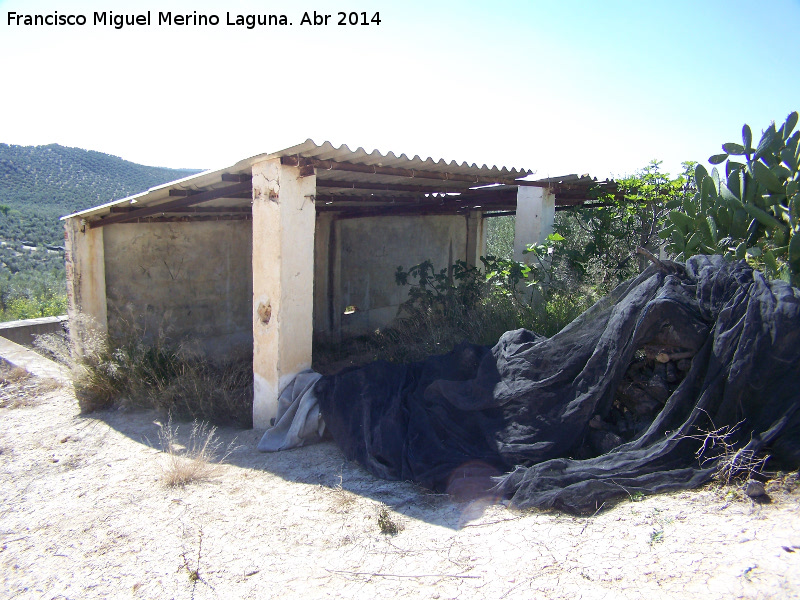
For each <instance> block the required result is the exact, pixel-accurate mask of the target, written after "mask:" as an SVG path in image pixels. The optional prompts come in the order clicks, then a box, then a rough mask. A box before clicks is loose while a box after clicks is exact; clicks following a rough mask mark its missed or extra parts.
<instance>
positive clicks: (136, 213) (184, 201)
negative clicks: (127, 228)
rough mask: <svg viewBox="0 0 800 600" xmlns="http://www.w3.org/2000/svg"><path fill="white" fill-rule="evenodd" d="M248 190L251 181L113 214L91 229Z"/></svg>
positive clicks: (227, 196) (93, 222) (250, 188)
mask: <svg viewBox="0 0 800 600" xmlns="http://www.w3.org/2000/svg"><path fill="white" fill-rule="evenodd" d="M248 190H252V184H251V183H250V181H247V182H244V183H237V184H235V185H231V186H228V187H224V188H219V189H216V190H207V191H205V192H201V193H199V194H194V195H192V196H188V197H186V198H178V199H176V200H168V201H167V202H163V203H161V204H156V205H155V206H145V207H142V208H138V209H136V210H131V211H129V212H127V213H123V214H112V215H111V216H108V217H106V218H104V219H100V220H97V221H92V222H90V223H89V227H91V228H92V229H94V228H95V227H103V226H104V225H112V224H114V223H125V222H126V221H132V220H134V219H141V218H142V217H150V216H152V215H158V214H161V213H167V212H175V211H176V210H177V209H180V208H186V207H189V206H194V205H195V204H201V203H203V202H208V201H209V200H217V199H219V198H230V197H231V196H232V195H233V196H235V195H237V194H242V193H244V192H246V191H248ZM251 193H252V192H251Z"/></svg>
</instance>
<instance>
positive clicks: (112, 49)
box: [0, 0, 800, 177]
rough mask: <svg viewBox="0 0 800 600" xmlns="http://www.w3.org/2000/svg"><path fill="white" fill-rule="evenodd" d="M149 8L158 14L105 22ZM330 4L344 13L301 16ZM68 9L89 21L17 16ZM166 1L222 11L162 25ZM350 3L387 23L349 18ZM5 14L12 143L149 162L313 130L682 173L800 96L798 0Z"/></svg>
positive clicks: (546, 164) (185, 161)
mask: <svg viewBox="0 0 800 600" xmlns="http://www.w3.org/2000/svg"><path fill="white" fill-rule="evenodd" d="M147 10H150V11H151V15H152V24H151V25H150V26H149V27H147V26H126V27H123V28H122V29H121V30H116V29H114V28H113V27H111V26H105V27H103V26H101V25H98V26H94V25H93V24H92V20H93V14H94V12H95V11H98V12H101V11H112V12H113V13H115V14H129V15H130V14H142V13H145V12H146V11H147ZM314 10H316V11H317V12H320V13H325V14H331V15H332V17H331V19H330V21H329V23H330V24H329V25H328V26H318V27H314V26H301V25H300V20H301V18H302V16H303V13H304V12H305V11H309V12H310V13H312V14H313V11H314ZM55 11H58V13H59V14H61V15H69V14H74V15H77V14H82V15H85V16H86V17H87V20H88V23H87V25H85V26H82V27H81V26H75V27H69V26H50V27H48V26H39V27H36V26H22V25H20V26H16V25H9V23H8V14H9V13H10V12H15V13H20V14H37V13H38V14H53V13H54V12H55ZM159 11H163V12H166V11H171V12H172V13H173V14H176V13H190V14H191V13H192V12H193V11H196V12H197V13H198V14H205V15H212V14H213V15H217V16H219V17H220V24H219V25H218V26H206V27H203V26H191V25H190V26H176V25H173V26H158V25H157V23H156V21H157V15H158V12H159ZM340 11H345V12H350V11H366V13H367V15H368V17H372V16H373V15H374V13H375V12H379V14H380V20H381V23H380V25H375V24H372V25H369V26H360V25H359V26H338V25H336V21H338V18H337V16H336V13H338V12H340ZM226 13H231V16H232V18H234V19H235V15H237V14H242V15H247V14H262V15H263V14H285V15H286V16H287V17H288V20H289V21H291V22H292V23H293V25H292V26H286V27H269V26H267V27H255V28H254V29H251V30H248V29H247V28H245V27H237V26H228V25H226V24H225V22H226V20H227V18H226ZM0 18H2V22H0V56H2V57H3V58H2V63H1V64H2V76H1V78H0V82H1V83H0V142H4V143H10V144H23V145H31V144H48V143H54V142H55V143H59V144H63V145H66V146H78V147H82V148H88V149H92V150H100V151H102V152H108V153H111V154H115V155H118V156H121V157H123V158H126V159H128V160H132V161H135V162H139V163H144V164H148V165H159V166H169V167H196V168H217V167H224V166H227V165H229V164H232V163H234V162H236V161H237V160H239V159H242V158H245V157H248V156H251V155H254V154H260V153H262V152H271V151H276V150H280V149H283V148H286V147H288V146H292V145H295V144H298V143H300V142H302V141H304V140H305V139H306V138H309V137H310V138H312V139H314V140H315V141H317V142H322V141H324V140H330V141H331V142H333V143H334V144H336V145H339V144H348V145H349V146H350V147H351V148H356V147H358V146H363V147H365V148H366V149H368V150H372V149H373V148H378V149H379V150H381V151H383V152H387V151H389V150H392V151H395V152H396V153H401V152H405V153H407V154H410V155H413V154H420V155H422V156H423V158H424V157H426V156H433V157H434V158H445V159H446V160H457V161H459V162H460V161H468V162H478V163H479V164H480V163H484V162H486V163H490V164H498V165H506V166H514V167H525V168H530V169H533V170H534V171H536V172H537V174H538V175H541V176H548V175H560V174H565V173H573V172H577V173H585V172H589V173H591V174H592V175H596V176H598V177H606V176H608V175H623V174H627V173H632V172H634V171H635V170H637V169H638V168H640V167H642V166H644V165H646V164H647V162H648V161H650V160H651V159H653V158H658V159H661V160H663V161H664V167H665V169H666V170H667V171H670V172H672V173H677V171H678V170H679V169H680V162H681V161H683V160H700V161H705V160H706V159H707V158H708V156H710V155H711V154H715V153H717V151H718V149H719V146H720V144H721V143H723V142H727V141H739V137H740V131H741V126H742V124H743V123H745V122H746V123H749V124H750V125H751V126H752V127H753V129H754V131H760V130H761V129H763V128H765V127H766V126H767V125H768V124H769V122H770V121H772V120H777V121H779V122H782V121H783V119H784V118H785V117H786V115H787V114H788V113H789V112H791V111H792V110H797V109H800V67H798V64H799V63H798V42H797V37H796V33H797V31H798V26H799V25H800V0H774V1H773V0H769V1H764V2H743V1H737V0H721V1H702V0H695V1H687V2H682V1H674V0H673V1H669V2H667V1H662V2H652V1H645V0H637V1H622V0H620V1H616V0H603V1H599V0H598V1H596V2H578V1H569V0H558V1H555V0H553V1H550V2H544V1H536V0H531V1H502V0H494V1H492V2H488V1H487V2H469V1H460V2H455V1H454V2H447V1H441V2H440V1H437V0H429V1H427V2H422V1H417V0H410V1H405V2H389V1H383V0H373V1H364V0H317V1H316V2H311V1H307V0H297V1H292V0H260V1H248V0H227V1H223V0H212V1H202V0H194V1H191V2H189V1H180V0H172V1H169V0H168V1H154V2H149V3H148V2H147V1H141V0H139V1H137V2H130V1H127V0H113V1H112V0H104V1H103V0H86V1H76V2H69V1H65V0H61V1H59V2H52V1H38V0H0Z"/></svg>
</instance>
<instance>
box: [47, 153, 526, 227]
mask: <svg viewBox="0 0 800 600" xmlns="http://www.w3.org/2000/svg"><path fill="white" fill-rule="evenodd" d="M284 156H301V157H303V158H314V159H318V160H333V161H335V162H348V163H353V164H362V165H377V166H381V167H395V168H402V169H412V170H417V171H433V172H437V173H453V174H459V175H471V176H476V177H480V176H483V177H497V178H502V179H519V178H522V177H525V176H527V175H529V174H530V173H531V171H530V170H528V169H516V168H511V169H509V168H507V167H500V168H499V167H497V166H494V165H493V166H491V167H489V166H487V165H482V166H478V165H476V164H474V163H473V164H471V165H470V164H467V163H466V162H462V163H460V164H459V163H457V162H455V161H450V162H446V161H444V160H441V159H439V160H434V159H433V158H431V157H428V158H426V159H422V158H420V157H419V156H418V155H415V156H414V157H413V158H409V157H408V156H407V155H405V154H401V155H400V156H398V155H396V154H395V153H394V152H388V153H387V154H382V153H381V152H379V151H378V150H373V151H372V152H367V151H366V150H365V149H364V148H361V147H359V148H357V149H355V150H351V149H350V148H349V147H348V146H347V145H344V144H343V145H341V146H339V147H338V148H337V147H335V146H334V145H333V144H331V143H330V142H328V141H326V142H323V143H322V144H317V143H316V142H314V140H312V139H308V140H306V141H305V142H303V143H302V144H298V145H296V146H292V147H290V148H285V149H283V150H279V151H278V152H272V153H268V154H259V155H257V156H253V157H250V158H247V159H244V160H241V161H239V162H238V163H236V164H235V165H233V166H231V167H228V168H226V169H216V170H212V171H205V172H203V173H198V174H197V175H192V176H190V177H186V178H184V179H179V180H177V181H172V182H169V183H166V184H163V185H160V186H156V187H153V188H150V189H149V190H147V191H146V192H142V193H140V194H136V195H134V196H129V197H127V198H122V199H120V200H115V201H112V202H108V203H106V204H102V205H100V206H96V207H93V208H90V209H87V210H83V211H80V212H76V213H73V214H71V215H67V216H66V217H63V218H64V219H66V218H70V217H89V216H101V215H103V214H106V213H108V212H110V209H111V207H112V206H124V205H130V204H135V205H136V206H138V207H143V206H149V205H153V204H159V203H160V202H163V201H166V200H168V199H170V196H169V190H171V189H179V190H193V189H196V190H199V189H213V188H219V187H224V186H226V185H230V184H226V183H222V182H221V181H220V177H221V176H222V174H223V173H232V174H242V173H247V174H249V173H250V170H251V168H252V166H253V165H254V164H255V163H258V162H261V161H263V160H267V159H273V158H280V157H284ZM317 180H318V181H321V182H324V181H346V182H353V183H367V182H371V183H382V184H410V185H419V186H424V187H436V188H437V189H438V190H439V191H443V192H451V191H452V192H458V191H463V190H465V189H469V188H470V187H473V186H474V184H471V183H469V182H459V181H446V182H445V181H439V182H437V181H433V180H430V179H426V180H423V179H415V178H408V177H398V176H390V175H377V174H372V173H353V172H346V171H327V170H323V169H318V170H317ZM352 191H353V190H352V189H349V188H331V187H325V188H324V193H326V194H331V195H336V194H342V193H345V192H352ZM369 193H370V194H372V195H376V196H381V195H392V196H398V195H414V194H415V192H398V191H391V192H389V191H386V192H381V191H372V192H369ZM216 204H217V205H219V204H221V203H216ZM225 204H228V203H227V202H226V203H225ZM208 205H209V206H211V205H212V204H211V203H209V204H208Z"/></svg>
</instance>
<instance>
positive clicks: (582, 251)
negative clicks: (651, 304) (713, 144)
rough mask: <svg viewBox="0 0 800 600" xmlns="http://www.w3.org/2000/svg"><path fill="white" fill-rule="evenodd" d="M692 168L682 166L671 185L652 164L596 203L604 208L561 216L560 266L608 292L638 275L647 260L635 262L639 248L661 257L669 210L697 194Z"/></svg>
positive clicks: (658, 166)
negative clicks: (563, 239)
mask: <svg viewBox="0 0 800 600" xmlns="http://www.w3.org/2000/svg"><path fill="white" fill-rule="evenodd" d="M692 166H693V163H684V173H683V174H682V175H680V176H678V177H676V178H675V179H673V178H671V177H670V175H669V174H668V173H662V172H661V162H659V161H656V160H653V161H651V162H650V163H649V164H648V165H647V166H646V167H645V168H644V169H641V170H640V171H639V172H637V173H636V174H635V175H633V176H631V177H626V178H623V179H619V180H618V181H617V186H618V188H617V193H615V194H613V195H612V194H607V195H605V196H600V197H599V198H597V201H598V203H603V204H605V206H601V207H599V208H577V209H573V210H570V211H564V212H561V213H559V214H558V215H557V219H556V226H555V229H556V231H557V232H558V233H560V234H561V235H562V236H563V237H564V238H565V240H566V241H565V242H564V243H563V244H562V251H561V254H562V261H563V262H564V263H565V266H566V267H567V269H568V270H569V271H570V272H571V274H572V275H574V276H576V277H577V278H578V279H579V280H580V282H582V283H592V284H594V285H596V286H597V287H599V288H600V291H607V290H608V289H609V288H611V287H613V286H614V285H616V284H617V283H619V282H620V281H624V280H625V279H628V278H629V277H632V276H633V275H635V274H636V273H638V272H639V271H640V270H641V269H642V268H643V267H644V266H645V265H644V264H643V262H641V261H644V260H646V259H644V257H641V256H637V254H636V247H637V246H642V247H643V248H647V249H648V250H650V251H651V252H653V253H655V254H657V253H658V251H659V248H660V247H661V246H662V245H663V241H662V240H661V239H659V237H658V235H659V231H660V230H661V229H662V228H663V226H664V223H665V220H666V218H667V214H668V212H669V210H668V208H667V205H668V204H670V203H674V202H676V201H677V202H680V201H682V199H683V198H684V197H686V196H687V195H689V194H691V192H692V191H693V179H692V177H691V168H692ZM562 271H563V269H562ZM562 276H563V275H562Z"/></svg>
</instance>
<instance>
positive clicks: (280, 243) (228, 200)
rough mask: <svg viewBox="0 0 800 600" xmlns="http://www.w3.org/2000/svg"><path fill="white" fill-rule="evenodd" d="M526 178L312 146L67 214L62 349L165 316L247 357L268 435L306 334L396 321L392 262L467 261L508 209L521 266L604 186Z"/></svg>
mask: <svg viewBox="0 0 800 600" xmlns="http://www.w3.org/2000/svg"><path fill="white" fill-rule="evenodd" d="M530 175H531V171H529V170H527V169H515V168H512V169H508V168H505V167H502V168H498V167H495V166H492V167H487V166H486V165H484V166H480V167H479V166H477V165H475V164H472V165H469V164H467V163H461V164H457V163H455V162H449V163H448V162H445V161H443V160H439V161H434V160H433V159H431V158H427V159H424V160H423V159H421V158H420V157H419V156H414V158H408V157H407V156H406V155H405V154H402V155H400V156H397V155H395V154H394V153H391V152H390V153H388V154H385V155H384V154H381V153H380V152H378V151H373V152H371V153H369V152H366V151H365V150H364V149H363V148H358V149H357V150H350V149H349V148H348V147H347V146H340V147H339V148H336V147H334V146H333V145H331V144H330V143H329V142H325V143H323V144H321V145H318V144H316V143H315V142H313V141H312V140H307V141H306V142H304V143H302V144H300V145H298V146H293V147H291V148H286V149H285V150H280V151H278V152H273V153H270V154H262V155H259V156H255V157H252V158H248V159H245V160H242V161H240V162H238V163H236V164H235V165H233V166H232V167H230V168H227V169H220V170H215V171H207V172H204V173H200V174H198V175H194V176H192V177H188V178H185V179H181V180H178V181H174V182H171V183H168V184H165V185H162V186H158V187H155V188H152V189H150V190H148V191H146V192H144V193H141V194H138V195H135V196H131V197H129V198H124V199H121V200H116V201H113V202H110V203H107V204H103V205H101V206H97V207H94V208H91V209H88V210H84V211H81V212H78V213H75V214H72V215H68V216H67V217H64V220H65V229H66V233H65V236H66V262H67V282H68V283H67V290H68V300H69V316H70V322H71V328H70V329H71V335H72V337H73V343H74V344H76V345H77V346H78V347H80V344H81V339H82V336H84V335H86V334H87V325H86V323H89V322H91V323H92V326H93V327H97V328H100V329H101V330H102V331H106V332H108V333H110V334H112V335H113V334H114V333H115V332H116V331H117V330H118V329H119V327H120V321H119V319H120V315H122V314H124V313H126V312H130V314H133V315H135V318H136V319H137V320H138V321H139V325H140V326H141V327H142V328H143V329H144V330H145V331H153V330H154V329H157V328H158V327H159V326H160V324H161V323H162V321H163V319H164V315H169V321H170V326H171V336H172V337H173V338H176V339H181V338H184V337H191V338H193V339H195V340H197V341H199V342H200V343H201V345H202V346H203V349H204V351H205V352H206V353H207V354H208V355H209V357H211V358H214V357H222V356H225V355H227V354H228V353H230V352H233V351H235V350H236V349H239V348H248V349H249V348H250V347H252V349H253V377H254V398H253V423H254V426H255V427H256V428H262V429H263V428H267V427H269V426H270V423H271V421H272V419H273V418H274V416H275V414H276V410H277V399H278V396H279V394H280V391H281V390H282V389H283V388H284V387H285V386H286V385H287V384H288V383H289V382H290V381H291V379H292V378H293V377H294V376H295V375H296V374H297V373H298V372H299V371H301V370H303V369H306V368H308V367H309V366H310V365H311V357H312V351H313V349H312V345H313V342H312V340H313V339H314V337H315V335H316V336H317V338H318V339H329V340H330V339H333V340H337V339H341V337H343V336H349V335H355V334H359V333H363V332H366V331H370V330H374V329H376V328H380V327H384V326H386V325H387V324H389V323H390V322H391V321H392V320H393V319H394V317H395V316H396V314H397V309H398V307H399V305H400V304H401V303H402V302H403V301H404V300H405V291H404V290H403V289H402V288H399V287H398V286H397V285H396V284H395V282H394V270H395V268H396V267H397V266H398V265H402V266H404V267H408V266H411V265H414V264H416V263H419V262H421V261H423V260H426V259H431V260H432V261H433V262H434V264H435V265H437V266H445V265H447V264H451V263H452V262H453V261H455V260H459V259H460V260H464V261H465V262H466V263H468V264H470V265H474V264H476V262H477V261H478V258H479V257H480V256H481V254H483V253H484V251H485V227H484V224H485V222H486V221H485V220H486V219H487V218H490V217H492V216H499V215H509V214H516V215H517V219H516V231H515V241H514V252H515V258H517V259H518V260H523V258H524V257H523V254H522V251H523V250H524V248H525V246H526V245H527V244H531V243H540V242H542V241H543V240H544V239H545V238H546V236H547V235H548V234H549V233H550V232H551V231H552V225H553V218H554V215H555V211H556V210H557V209H559V208H562V207H563V208H566V207H570V206H575V205H578V204H584V203H586V202H589V203H592V202H593V201H592V200H590V199H589V198H588V192H589V189H590V188H595V187H596V186H598V185H599V186H603V185H609V182H601V183H598V182H597V181H595V180H592V179H591V178H589V177H588V176H583V177H578V176H576V175H571V176H566V177H557V178H548V179H539V180H534V179H532V178H531V176H530ZM590 205H591V204H590ZM348 308H350V310H346V309H348ZM79 316H80V317H81V318H79ZM85 317H89V319H86V318H85Z"/></svg>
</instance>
